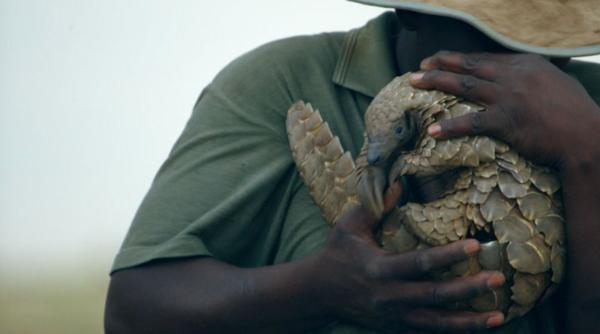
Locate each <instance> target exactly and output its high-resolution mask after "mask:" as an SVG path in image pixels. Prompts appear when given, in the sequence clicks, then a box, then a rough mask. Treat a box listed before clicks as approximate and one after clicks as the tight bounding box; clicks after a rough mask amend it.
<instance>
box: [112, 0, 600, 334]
mask: <svg viewBox="0 0 600 334" xmlns="http://www.w3.org/2000/svg"><path fill="white" fill-rule="evenodd" d="M361 2H365V3H368V4H375V5H381V6H389V7H395V8H397V9H398V10H397V13H396V14H393V13H387V14H384V15H382V16H380V17H378V18H376V19H374V20H373V21H371V22H369V23H368V24H367V25H366V26H365V27H363V28H361V29H358V30H354V31H351V32H348V33H334V34H323V35H318V36H309V37H297V38H291V39H287V40H283V41H279V42H275V43H271V44H269V45H266V46H263V47H261V48H259V49H257V50H254V51H252V52H250V53H248V54H246V55H244V56H242V57H240V58H239V59H238V60H236V61H234V62H233V63H232V64H230V65H229V66H227V68H226V69H224V70H223V71H222V72H221V73H220V74H219V75H218V76H217V78H215V80H214V81H213V82H212V83H211V84H210V85H209V86H208V87H207V88H206V89H205V90H204V91H203V93H202V94H201V96H200V98H199V100H198V102H197V104H196V106H195V108H194V113H193V115H192V117H191V119H190V121H189V122H188V124H187V127H186V129H185V130H184V132H183V134H182V136H181V137H180V139H179V140H178V142H177V143H176V145H175V147H174V149H173V151H172V152H171V154H170V156H169V158H168V160H167V161H166V162H165V164H164V165H163V167H162V168H161V170H160V171H159V173H158V175H157V177H156V179H155V181H154V183H153V185H152V188H151V190H150V192H149V193H148V195H147V196H146V198H145V199H144V202H143V203H142V205H141V207H140V209H139V211H138V213H137V215H136V218H135V220H134V222H133V224H132V226H131V229H130V231H129V234H128V236H127V238H126V240H125V242H124V245H123V247H122V249H121V251H120V253H119V254H118V256H117V259H116V260H115V264H114V268H113V277H112V280H111V286H110V291H109V296H108V301H107V310H106V330H107V332H108V333H167V332H175V333H201V332H202V333H212V332H215V333H225V332H285V333H289V332H305V331H310V332H319V333H321V332H322V333H371V332H396V333H398V332H401V333H410V332H447V331H449V332H460V331H473V330H485V329H486V328H491V327H494V328H495V329H493V333H514V332H519V333H552V332H553V331H556V330H557V329H558V328H559V325H560V324H557V323H556V322H555V321H553V320H554V319H557V317H554V315H553V312H554V311H555V310H556V308H555V307H554V306H556V305H555V304H557V303H556V302H555V303H554V304H552V303H547V304H544V305H541V306H539V307H537V308H536V309H535V311H533V312H531V313H530V314H529V315H527V316H525V317H523V318H520V319H516V320H514V321H511V322H510V323H508V324H506V325H504V326H502V324H503V322H504V318H503V316H502V314H500V313H497V312H489V313H473V312H464V311H448V310H447V308H445V307H444V306H446V305H448V304H452V303H454V302H456V301H461V300H465V299H468V298H471V297H473V296H476V295H477V294H479V293H482V292H485V291H488V290H489V289H491V288H495V287H498V286H501V285H502V284H503V283H504V280H505V278H504V277H503V276H502V274H501V273H496V272H482V273H479V274H477V275H475V276H473V277H468V278H460V279H456V280H453V281H449V282H429V281H423V280H421V279H419V278H420V277H421V276H422V275H423V274H424V273H426V272H428V271H430V270H435V269H443V268H447V267H448V266H450V265H452V264H453V263H456V262H458V261H461V260H464V259H465V258H466V257H467V256H469V255H472V254H475V253H476V252H477V251H478V250H479V244H478V243H477V242H476V241H474V240H464V241H460V242H456V243H453V244H450V245H448V246H444V247H438V248H432V249H429V250H422V251H415V252H411V253H407V254H400V255H397V254H388V253H386V252H384V251H383V250H381V249H380V248H379V247H378V246H377V244H376V243H375V241H374V238H373V233H372V231H373V228H374V226H376V224H377V222H376V221H374V219H373V218H372V217H370V215H369V214H368V213H367V212H366V211H365V210H364V209H362V208H359V209H356V210H354V211H353V212H350V213H349V214H348V215H347V216H345V217H344V218H343V219H342V221H341V222H340V223H339V224H338V225H337V226H336V227H335V228H333V229H332V230H331V229H330V228H329V227H328V226H327V225H326V223H325V222H324V221H323V219H322V218H321V217H320V213H319V210H318V208H317V207H316V206H315V204H314V203H313V202H312V200H311V199H310V196H309V195H308V192H307V190H306V188H305V187H304V185H303V184H302V181H301V180H300V178H299V176H298V174H297V171H296V169H295V166H294V164H293V161H292V158H291V154H290V152H289V148H288V144H287V138H286V133H285V126H284V124H285V115H286V111H287V108H288V107H289V106H290V105H291V104H292V103H293V102H295V101H297V100H305V101H310V102H311V103H313V105H315V106H318V107H319V108H320V109H321V112H322V114H323V117H324V119H325V120H327V121H328V122H329V124H330V126H331V128H332V130H333V132H334V133H336V134H337V135H339V136H340V139H341V141H342V144H343V145H344V147H346V148H347V149H350V150H351V151H352V153H353V155H354V156H356V153H357V152H358V150H359V148H360V145H361V144H362V131H363V121H362V116H363V113H364V111H365V110H366V107H367V106H368V104H369V102H370V101H371V99H372V98H373V96H374V95H375V94H376V93H377V92H378V91H379V89H381V88H382V87H383V86H384V85H385V84H386V83H387V82H389V81H390V80H391V79H392V78H393V77H394V76H396V75H398V74H401V73H404V72H407V71H416V70H419V69H421V70H423V72H421V73H420V74H418V75H415V76H414V77H413V79H412V80H413V84H414V85H415V86H417V87H421V88H437V89H440V90H444V91H447V92H450V93H454V94H457V95H461V96H464V97H465V98H467V99H470V100H473V101H475V102H479V103H481V104H483V105H485V106H486V107H487V111H486V112H485V113H481V114H475V115H472V116H469V117H463V118H459V119H455V120H451V121H446V122H444V123H442V124H434V125H433V126H431V127H430V128H429V129H428V131H429V132H430V134H431V135H434V136H439V137H451V136H463V135H472V134H485V135H491V136H494V137H497V138H499V139H501V140H504V141H506V142H508V143H510V144H511V145H513V146H514V147H515V148H516V149H517V150H519V151H520V152H522V153H523V154H524V155H525V156H527V157H528V158H530V159H533V160H535V161H537V162H539V163H543V164H546V165H551V166H553V167H555V168H557V170H558V171H559V173H560V175H561V179H562V184H563V189H564V198H565V205H566V214H567V220H568V222H569V224H568V226H567V234H568V254H569V274H568V280H567V282H566V284H564V287H565V291H566V292H565V293H566V296H567V298H566V301H565V303H566V304H565V305H564V308H565V310H566V312H567V313H566V314H562V313H561V314H560V316H559V317H558V318H563V319H566V326H567V328H568V330H569V332H570V333H590V332H593V331H595V330H596V328H597V325H598V324H597V321H598V319H599V316H600V304H599V301H600V299H599V298H600V287H598V286H597V285H596V284H595V282H598V281H600V260H598V259H596V258H595V256H590V254H597V253H599V252H600V243H598V242H596V240H597V239H598V238H599V237H600V206H599V205H597V203H600V195H599V194H598V193H597V192H596V191H595V189H596V188H598V187H600V171H599V170H598V167H596V166H597V165H596V164H597V163H599V162H600V148H599V147H598V145H596V143H598V142H599V140H600V132H599V131H597V129H598V128H600V107H599V106H598V104H599V102H600V68H599V67H598V66H596V65H591V64H585V63H580V62H571V63H568V62H567V60H566V59H565V58H566V57H570V56H575V55H581V54H589V53H600V30H597V27H599V26H600V25H594V24H595V23H597V20H598V19H597V18H598V17H599V13H598V10H599V9H598V7H599V6H597V5H593V4H591V2H590V1H585V0H582V1H571V2H569V3H568V4H563V1H559V0H556V1H549V0H546V1H539V3H540V4H542V6H541V7H540V4H538V1H531V2H529V1H527V2H524V1H518V0H513V1H507V0H502V1H501V0H496V1H492V0H490V1H485V2H482V1H477V2H472V1H455V0H447V1H443V0H437V1H401V0H388V1H386V0H361ZM491 13H497V14H498V16H497V17H496V16H490V15H491ZM555 15H556V18H555V17H554V16H555ZM449 17H453V18H458V19H460V20H456V19H452V18H449ZM485 18H488V20H487V21H486V20H484V19H485ZM490 18H494V19H490ZM528 18H531V22H534V23H535V24H530V23H531V22H530V21H528ZM533 18H535V19H533ZM557 18H559V19H560V20H559V21H557V20H556V19H557ZM496 19H497V20H496ZM463 21H466V22H468V23H464V22H463ZM562 21H564V22H563V23H565V24H566V25H560V23H561V22H562ZM498 22H500V23H498ZM573 22H577V24H575V25H574V24H573ZM511 26H512V27H511ZM553 27H554V28H555V29H554V30H553ZM569 29H571V30H569ZM577 29H579V30H577ZM594 29H596V30H594ZM565 31H566V32H567V33H565ZM573 31H576V32H573ZM484 32H485V34H484ZM523 32H524V33H523ZM544 36H546V37H544ZM532 37H533V38H532ZM519 38H520V39H521V40H520V41H519ZM523 38H525V39H527V38H532V39H531V41H530V42H526V41H525V42H524V41H523V40H522V39H523ZM442 50H451V52H449V51H442ZM514 52H529V53H538V54H542V55H548V56H556V57H554V58H553V59H552V62H553V63H555V64H557V65H553V64H552V63H551V62H549V61H547V60H546V59H544V58H542V57H540V56H533V55H523V54H517V53H514ZM557 66H561V68H560V69H559V68H558V67H557ZM569 74H570V75H571V76H574V77H575V78H576V79H577V80H578V81H577V80H574V79H573V77H571V76H570V75H569ZM400 191H402V190H401V189H399V188H398V187H397V186H396V187H395V188H392V191H390V195H389V198H388V203H390V202H393V201H394V200H395V199H396V198H397V197H398V195H399V192H400ZM403 191H410V190H407V189H404V190H403ZM499 326H500V327H499Z"/></svg>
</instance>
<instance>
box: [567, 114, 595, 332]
mask: <svg viewBox="0 0 600 334" xmlns="http://www.w3.org/2000/svg"><path fill="white" fill-rule="evenodd" d="M599 111H600V110H599ZM586 125H587V126H586V127H582V128H581V134H582V136H581V137H586V138H581V139H582V140H581V141H579V142H577V143H574V144H576V145H577V146H575V147H573V151H572V153H571V155H570V159H568V160H567V161H565V166H564V168H563V169H562V171H561V180H562V186H563V195H564V202H565V207H566V215H567V242H568V254H567V259H568V268H569V276H568V277H567V320H568V321H567V326H568V328H567V330H568V333H594V332H596V331H598V328H599V327H600V287H599V285H598V283H599V282H600V132H599V131H598V129H600V112H599V113H597V114H596V117H595V118H594V119H590V120H589V122H587V124H586Z"/></svg>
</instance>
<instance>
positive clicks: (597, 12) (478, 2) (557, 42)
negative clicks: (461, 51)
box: [350, 0, 600, 57]
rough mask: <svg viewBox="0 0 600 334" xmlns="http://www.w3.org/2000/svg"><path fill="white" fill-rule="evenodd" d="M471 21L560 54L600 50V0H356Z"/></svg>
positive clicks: (504, 40) (515, 42)
mask: <svg viewBox="0 0 600 334" xmlns="http://www.w3.org/2000/svg"><path fill="white" fill-rule="evenodd" d="M350 1H353V2H358V3H363V4H367V5H373V6H379V7H388V8H400V9H406V10H410V11H415V12H419V13H424V14H430V15H438V16H446V17H451V18H455V19H458V20H462V21H465V22H467V23H469V24H471V25H473V26H474V27H476V28H477V29H479V30H480V31H481V32H483V33H485V34H486V35H488V36H489V37H490V38H492V39H493V40H495V41H496V42H498V43H500V44H502V45H504V46H505V47H507V48H509V49H512V50H515V51H520V52H526V53H536V54H541V55H545V56H554V57H578V56H586V55H593V54H599V53H600V1H599V0H413V1H405V0H350Z"/></svg>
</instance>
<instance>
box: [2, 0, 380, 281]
mask: <svg viewBox="0 0 600 334" xmlns="http://www.w3.org/2000/svg"><path fill="white" fill-rule="evenodd" d="M380 12H382V10H381V9H377V8H371V7H366V6H362V5H357V4H353V3H349V2H346V1H343V0H327V1H324V0H286V1H280V0H253V1H243V0H230V1H210V2H209V1H191V0H190V1H184V0H178V1H157V0H145V1H131V0H130V1H125V0H119V1H117V0H102V1H100V0H98V1H90V0H72V1H67V0H54V1H44V0H38V1H34V0H18V1H17V0H12V1H9V0H0V73H1V75H0V160H1V163H0V263H2V265H0V271H5V273H6V271H11V272H19V273H28V272H29V271H31V270H33V269H31V268H40V269H57V268H58V269H60V268H64V267H71V268H74V267H76V266H78V265H79V264H81V263H83V262H87V261H89V260H90V259H92V260H94V261H99V263H102V264H103V265H106V266H108V264H109V263H110V262H111V260H112V257H113V256H114V254H115V253H116V251H117V248H118V246H119V244H120V242H121V240H122V239H123V237H124V234H125V232H126V230H127V227H128V226H129V223H130V221H131V218H132V216H133V214H134V213H135V210H136V208H137V206H138V205H139V203H140V201H141V199H142V197H143V195H144V194H145V192H146V191H147V189H148V187H149V185H150V182H151V180H152V177H153V176H154V173H155V172H156V170H157V169H158V167H159V166H160V163H161V162H162V161H163V160H164V158H165V157H166V155H167V153H168V152H169V150H170V148H171V146H172V145H173V143H174V141H175V140H176V138H177V136H178V135H179V133H180V131H181V130H182V128H183V126H184V125H185V122H186V120H187V118H188V117H189V115H190V112H191V108H192V106H193V104H194V102H195V100H196V97H197V96H198V94H199V92H200V91H201V90H202V88H203V87H204V86H205V85H206V84H207V83H209V82H210V80H211V79H212V78H213V77H214V75H215V74H216V73H217V72H218V70H219V69H221V68H222V67H223V66H225V65H226V64H227V63H228V62H229V61H231V60H233V59H234V58H235V57H237V56H239V55H240V54H242V53H243V52H246V51H248V50H250V49H252V48H254V47H256V46H259V45H261V44H263V43H265V42H268V41H271V40H273V39H276V38H281V37H286V36H292V35H297V34H308V33H317V32H321V31H333V30H347V29H350V28H353V27H358V26H361V25H362V24H364V22H366V21H367V20H368V19H369V18H372V17H375V16H376V15H377V14H378V13H380ZM106 270H107V271H108V268H106ZM0 274H1V273H0Z"/></svg>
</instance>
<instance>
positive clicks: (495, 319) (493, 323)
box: [486, 313, 504, 328]
mask: <svg viewBox="0 0 600 334" xmlns="http://www.w3.org/2000/svg"><path fill="white" fill-rule="evenodd" d="M503 322H504V315H503V314H502V313H496V314H494V315H493V316H491V317H489V318H488V320H487V322H486V325H487V327H488V328H492V327H498V326H500V325H502V323H503Z"/></svg>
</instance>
